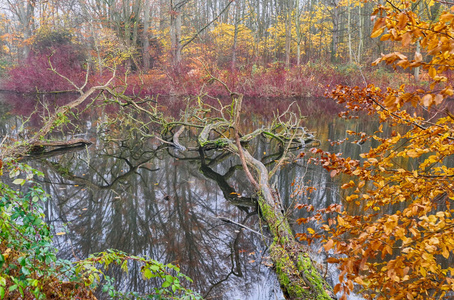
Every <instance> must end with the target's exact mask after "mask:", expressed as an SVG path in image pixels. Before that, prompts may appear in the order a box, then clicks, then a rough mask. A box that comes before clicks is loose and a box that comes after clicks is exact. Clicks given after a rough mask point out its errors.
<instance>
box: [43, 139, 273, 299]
mask: <svg viewBox="0 0 454 300" xmlns="http://www.w3.org/2000/svg"><path fill="white" fill-rule="evenodd" d="M150 149H151V150H150ZM211 152H212V153H208V154H205V155H204V154H203V153H198V152H195V151H193V152H190V153H188V154H186V152H185V153H184V154H183V153H178V152H176V151H175V150H174V149H170V148H166V147H163V146H157V145H156V144H154V143H153V141H151V140H148V141H145V142H141V141H140V140H138V139H136V138H128V139H119V140H115V141H110V142H107V141H104V142H103V141H100V140H99V141H97V142H96V143H95V145H93V146H92V147H90V148H88V149H83V150H82V151H79V152H72V153H68V154H65V155H61V156H55V157H53V158H40V159H38V160H36V162H35V163H36V164H38V165H37V166H36V167H37V168H39V169H41V170H44V171H45V174H46V178H47V179H46V180H45V185H46V187H47V189H48V191H49V193H50V194H51V196H52V201H50V202H48V203H47V204H46V205H47V207H46V215H47V218H48V220H49V221H50V222H51V223H52V224H53V225H54V226H55V228H56V232H62V231H66V232H67V233H66V235H62V236H59V237H58V238H57V239H56V243H57V247H58V248H59V249H60V252H59V254H60V256H61V257H63V258H67V259H75V258H84V257H87V256H88V255H89V254H91V253H95V252H100V251H105V250H106V249H109V248H113V249H118V250H122V251H124V252H127V253H130V254H134V255H146V256H149V257H151V258H154V259H157V260H159V261H161V262H165V263H168V262H171V263H173V264H177V265H179V266H180V267H181V270H182V272H184V273H185V274H187V275H188V276H189V277H191V278H193V279H194V283H193V285H192V288H193V289H194V290H197V291H200V292H201V294H202V295H203V296H204V297H206V298H207V299H234V298H240V299H276V298H277V299H280V298H282V293H281V291H280V288H279V285H278V283H277V280H276V278H275V274H274V273H273V271H272V270H271V269H270V268H269V267H268V266H267V264H268V261H267V258H266V244H267V241H266V239H264V237H262V236H260V235H257V234H256V233H253V232H251V231H248V230H245V229H242V228H240V227H238V226H236V225H232V224H226V223H224V222H222V221H221V220H219V219H218V217H226V218H228V219H230V220H232V221H234V222H237V223H241V224H244V225H246V226H247V227H250V228H253V229H255V230H257V231H260V224H259V220H258V217H257V214H256V205H255V202H254V199H251V197H250V196H249V195H251V192H252V190H250V189H249V185H248V184H247V180H246V179H245V178H244V177H243V176H242V174H241V172H236V170H237V169H240V168H241V167H240V163H239V161H238V160H237V159H236V158H235V157H231V156H230V155H229V154H228V153H215V152H213V151H211ZM226 199H227V201H225V200H226ZM109 272H110V275H112V276H114V277H115V278H116V279H117V281H116V282H117V288H118V289H120V290H135V291H140V292H142V293H146V292H147V291H150V290H151V289H152V288H153V286H154V284H153V282H152V281H144V280H142V278H141V275H140V270H139V266H133V265H131V268H130V272H129V274H125V273H122V272H121V271H120V270H119V269H115V268H114V269H111V270H110V271H109ZM100 296H101V295H100Z"/></svg>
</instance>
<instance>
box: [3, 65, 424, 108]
mask: <svg viewBox="0 0 454 300" xmlns="http://www.w3.org/2000/svg"><path fill="white" fill-rule="evenodd" d="M204 68H205V64H202V63H201V62H197V63H196V64H194V63H193V62H187V63H186V64H182V65H181V66H180V67H178V68H172V69H169V68H168V69H165V68H156V69H152V70H150V71H148V72H147V73H143V72H140V71H136V72H129V71H126V70H124V68H120V69H119V70H117V71H116V72H117V76H116V78H115V79H114V81H113V85H121V86H122V87H123V88H124V89H125V90H124V93H125V94H126V95H129V96H140V97H144V96H156V95H161V96H196V95H199V93H200V91H201V90H203V91H204V92H205V93H206V94H209V95H211V96H218V97H222V96H229V95H228V93H227V92H226V90H225V89H224V88H223V87H221V86H220V85H206V81H207V75H206V74H207V71H209V72H210V73H212V74H216V75H215V76H217V77H218V78H219V79H220V80H222V81H224V82H226V84H227V85H228V87H229V89H230V90H234V91H236V92H238V93H241V94H243V95H244V97H249V98H255V97H257V98H266V99H275V98H281V99H282V98H294V97H301V98H323V97H325V96H326V93H327V91H329V90H330V89H331V88H334V87H335V86H336V85H338V84H341V85H348V86H359V87H365V86H366V85H367V84H369V82H367V81H365V78H368V79H370V80H372V81H373V82H374V85H375V86H376V87H380V88H382V89H386V88H387V87H392V88H394V89H398V88H399V87H400V86H401V85H403V84H404V85H405V86H406V89H407V90H416V89H418V88H421V87H424V86H426V85H428V83H427V81H424V79H425V78H426V77H428V75H427V74H425V73H422V74H421V75H420V76H419V81H415V79H414V76H413V75H412V74H410V73H408V72H404V71H400V72H396V70H392V69H391V68H387V67H382V68H376V69H373V68H371V67H370V66H365V67H364V66H359V65H356V64H338V65H333V64H330V63H321V62H319V63H310V62H309V63H307V64H304V65H300V66H294V67H291V68H285V67H284V65H283V64H282V63H275V64H270V65H268V66H267V67H266V68H265V67H257V66H256V65H250V66H246V67H244V68H241V69H239V70H236V71H234V72H232V70H231V69H214V70H206V69H204ZM31 69H34V70H33V71H32V72H31ZM56 72H59V70H53V71H52V70H50V69H49V68H45V67H43V68H42V70H38V69H35V68H34V67H33V65H30V64H27V63H25V64H22V65H19V66H16V67H14V68H12V69H11V70H9V72H8V74H9V76H3V77H0V91H2V92H13V93H20V94H63V93H78V91H77V90H76V89H74V87H73V86H71V85H70V84H69V83H68V81H67V80H66V79H65V78H63V77H61V76H60V75H58V74H56ZM84 72H85V73H86V71H85V70H83V71H81V74H79V75H73V76H72V79H71V80H73V79H74V78H75V79H76V80H74V81H75V82H78V83H81V82H82V79H83V77H84V76H86V75H87V74H83V73H84ZM28 74H30V75H28ZM88 75H89V76H88V81H87V84H86V86H85V89H86V90H88V89H89V88H90V87H92V86H95V85H98V84H99V83H101V82H105V81H106V78H108V77H109V74H106V75H105V76H100V75H99V74H95V73H94V72H89V74H88ZM77 79H78V80H77Z"/></svg>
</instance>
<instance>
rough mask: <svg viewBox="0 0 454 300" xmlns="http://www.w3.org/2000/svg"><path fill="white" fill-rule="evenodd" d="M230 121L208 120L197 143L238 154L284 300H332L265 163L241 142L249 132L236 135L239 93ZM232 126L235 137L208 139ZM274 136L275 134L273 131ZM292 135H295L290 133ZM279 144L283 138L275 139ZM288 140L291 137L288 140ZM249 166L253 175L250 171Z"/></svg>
mask: <svg viewBox="0 0 454 300" xmlns="http://www.w3.org/2000/svg"><path fill="white" fill-rule="evenodd" d="M232 101H233V103H232V107H234V109H232V111H234V115H233V116H232V119H233V122H227V121H218V122H210V123H207V124H206V126H205V127H204V128H203V129H202V131H201V132H200V134H199V136H198V143H199V146H200V147H201V148H202V149H203V148H204V147H210V146H211V147H212V146H213V145H217V146H218V147H219V148H223V147H227V149H228V150H229V151H230V152H232V153H234V154H236V155H238V156H239V157H240V159H241V162H242V164H243V169H244V171H245V172H246V175H247V177H248V179H249V181H250V182H251V184H252V185H253V186H254V187H255V189H256V191H257V201H258V205H259V208H260V211H261V217H262V218H263V220H264V221H265V222H266V224H267V225H268V227H269V230H270V232H271V234H272V236H273V242H272V244H271V245H270V255H271V259H272V261H273V264H274V267H275V270H276V273H277V276H278V279H279V283H280V285H281V288H282V291H283V292H284V295H285V296H286V298H287V299H317V300H329V299H333V298H332V297H333V295H334V294H333V293H332V291H331V287H330V286H329V285H328V284H327V282H326V281H325V280H324V278H323V277H322V276H321V275H320V272H319V271H318V270H317V268H316V267H315V266H314V262H313V261H312V260H311V258H310V257H309V254H308V253H307V250H306V249H304V248H303V247H302V245H301V244H300V243H298V241H296V239H295V237H294V235H293V233H292V230H291V227H290V225H289V223H288V220H287V217H286V216H285V215H284V214H283V211H284V209H283V207H282V204H281V202H280V200H279V199H280V198H279V196H278V194H277V192H274V191H273V190H272V189H271V187H270V178H269V175H268V170H267V168H266V167H265V165H264V164H263V163H262V162H261V161H259V160H257V159H255V158H254V157H253V156H252V155H251V154H250V153H249V152H248V151H247V150H246V149H244V147H243V146H242V143H245V142H247V141H249V140H250V137H249V135H245V136H243V137H240V136H239V133H238V132H239V130H238V127H239V121H240V120H239V113H240V110H241V102H242V95H238V94H232ZM226 127H227V128H232V127H233V129H234V131H235V139H234V140H231V139H228V138H225V137H219V138H217V139H210V133H211V132H212V131H216V132H222V129H223V128H226ZM274 136H276V138H277V137H278V135H277V134H275V135H274ZM293 136H295V135H293ZM277 139H278V141H279V142H280V143H281V142H282V140H283V139H282V138H277ZM290 143H291V140H290ZM249 167H251V168H252V170H253V171H255V172H254V173H255V174H256V176H255V177H254V176H253V175H252V172H251V171H250V170H249Z"/></svg>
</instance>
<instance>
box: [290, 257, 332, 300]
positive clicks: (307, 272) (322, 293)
mask: <svg viewBox="0 0 454 300" xmlns="http://www.w3.org/2000/svg"><path fill="white" fill-rule="evenodd" d="M298 270H300V271H301V272H302V273H303V276H304V277H305V278H306V279H307V280H308V281H309V282H310V284H311V285H312V287H313V289H315V290H316V291H317V298H316V299H317V300H331V297H330V296H328V294H327V292H326V290H325V285H324V283H325V281H324V279H323V278H322V277H321V276H320V274H319V273H318V271H317V270H316V269H315V267H314V265H313V262H312V261H311V259H310V257H309V255H308V254H307V253H299V254H298Z"/></svg>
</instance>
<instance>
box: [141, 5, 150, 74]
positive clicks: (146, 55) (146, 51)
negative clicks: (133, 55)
mask: <svg viewBox="0 0 454 300" xmlns="http://www.w3.org/2000/svg"><path fill="white" fill-rule="evenodd" d="M150 8H151V0H145V7H144V17H143V23H144V24H143V36H142V45H143V50H142V51H143V52H142V59H143V70H144V72H148V70H150V39H149V37H148V29H149V25H150Z"/></svg>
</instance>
